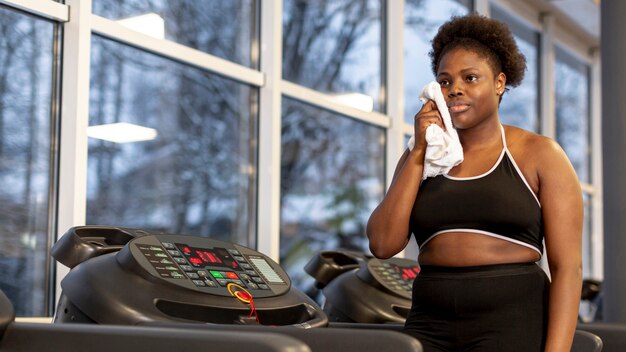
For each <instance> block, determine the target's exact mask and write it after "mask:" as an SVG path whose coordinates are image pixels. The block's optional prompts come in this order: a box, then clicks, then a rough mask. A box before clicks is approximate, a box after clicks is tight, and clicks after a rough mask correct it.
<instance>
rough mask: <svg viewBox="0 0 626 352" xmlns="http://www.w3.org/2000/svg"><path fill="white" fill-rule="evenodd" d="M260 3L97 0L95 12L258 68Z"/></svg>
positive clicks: (241, 0) (251, 0) (246, 0)
mask: <svg viewBox="0 0 626 352" xmlns="http://www.w3.org/2000/svg"><path fill="white" fill-rule="evenodd" d="M256 7H257V0H228V1H223V0H176V1H168V0H93V13H94V14H96V15H99V16H102V17H106V18H109V19H112V20H115V21H118V22H119V23H121V24H123V25H125V26H127V27H129V28H131V29H133V30H136V31H139V32H142V33H144V34H148V35H151V36H154V37H157V38H165V39H168V40H171V41H174V42H176V43H180V44H182V45H186V46H189V47H192V48H194V49H198V50H201V51H204V52H207V53H209V54H212V55H215V56H218V57H221V58H223V59H227V60H230V61H234V62H236V63H238V64H241V65H244V66H247V67H252V68H257V66H258V62H257V61H258V60H257V57H258V54H257V53H256V51H257V50H256V43H257V42H258V31H257V29H256V28H257V26H256V22H257V20H256V13H257V10H256Z"/></svg>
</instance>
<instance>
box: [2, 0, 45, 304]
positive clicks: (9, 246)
mask: <svg viewBox="0 0 626 352" xmlns="http://www.w3.org/2000/svg"><path fill="white" fill-rule="evenodd" d="M0 27H1V28H2V35H0V62H2V65H0V184H2V185H3V187H0V289H2V291H4V293H5V294H6V295H7V296H8V297H9V299H10V300H11V302H12V303H13V305H14V306H15V309H16V313H17V315H18V316H43V315H46V314H47V312H46V290H47V287H48V286H47V285H48V279H49V272H48V269H47V268H48V265H49V264H50V263H49V259H48V247H49V245H50V243H49V235H48V215H49V214H48V212H49V206H48V197H49V192H50V167H51V160H50V153H51V143H52V141H51V138H50V137H51V133H52V128H51V124H50V118H51V116H52V112H51V108H52V104H51V102H52V87H53V84H52V73H53V42H54V24H53V23H51V22H48V21H45V20H41V19H37V18H35V17H30V16H27V15H24V14H22V13H17V12H13V11H10V10H7V9H6V8H2V7H0Z"/></svg>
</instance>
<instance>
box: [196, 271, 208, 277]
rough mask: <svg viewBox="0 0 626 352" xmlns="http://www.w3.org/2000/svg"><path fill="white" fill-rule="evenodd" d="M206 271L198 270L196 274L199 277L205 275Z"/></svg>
mask: <svg viewBox="0 0 626 352" xmlns="http://www.w3.org/2000/svg"><path fill="white" fill-rule="evenodd" d="M207 275H208V274H207V272H206V271H204V270H198V276H200V277H207Z"/></svg>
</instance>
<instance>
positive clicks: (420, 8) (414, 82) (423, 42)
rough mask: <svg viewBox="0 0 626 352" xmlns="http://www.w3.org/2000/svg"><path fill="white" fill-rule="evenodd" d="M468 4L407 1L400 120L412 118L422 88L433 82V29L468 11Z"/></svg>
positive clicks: (445, 0)
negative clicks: (402, 112) (431, 58)
mask: <svg viewBox="0 0 626 352" xmlns="http://www.w3.org/2000/svg"><path fill="white" fill-rule="evenodd" d="M469 2H470V1H457V0H407V1H406V5H405V12H404V26H405V30H404V101H405V109H404V118H405V120H406V122H408V123H410V124H411V125H412V124H413V118H414V116H415V114H417V112H418V111H419V109H420V108H421V106H422V103H421V102H420V100H419V95H420V92H421V90H422V88H423V87H424V86H425V85H426V84H427V83H428V82H430V81H433V80H434V79H435V76H434V75H433V72H432V69H431V64H430V57H429V56H428V52H429V51H430V49H431V40H432V39H433V38H434V37H435V34H437V29H438V28H439V26H441V25H442V24H443V23H444V22H446V21H447V20H449V19H450V18H451V17H452V16H461V15H465V14H467V13H468V12H469V8H470V5H469Z"/></svg>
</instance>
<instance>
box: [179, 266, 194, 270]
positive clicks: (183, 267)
mask: <svg viewBox="0 0 626 352" xmlns="http://www.w3.org/2000/svg"><path fill="white" fill-rule="evenodd" d="M180 268H181V269H183V270H185V271H193V270H194V269H193V268H192V267H191V265H181V266H180Z"/></svg>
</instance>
